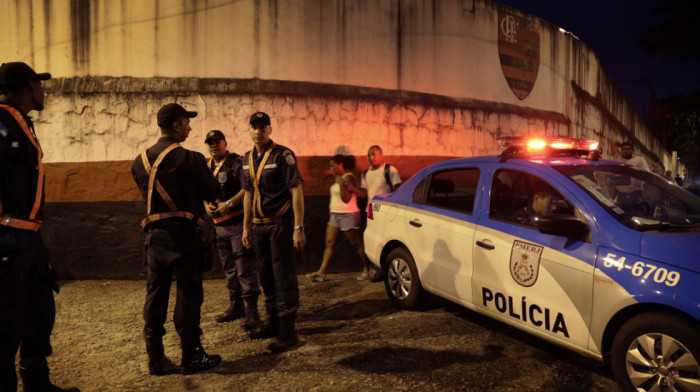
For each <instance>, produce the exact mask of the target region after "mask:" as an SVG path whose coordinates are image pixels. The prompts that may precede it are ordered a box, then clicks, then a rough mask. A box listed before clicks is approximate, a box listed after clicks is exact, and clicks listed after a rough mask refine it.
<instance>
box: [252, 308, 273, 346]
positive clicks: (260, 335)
mask: <svg viewBox="0 0 700 392" xmlns="http://www.w3.org/2000/svg"><path fill="white" fill-rule="evenodd" d="M279 329H280V320H279V318H278V317H277V310H275V311H270V310H268V311H267V320H265V323H264V324H263V325H262V327H260V328H259V329H256V330H253V331H251V332H250V333H249V334H248V336H249V337H250V338H251V339H269V338H274V337H275V336H277V333H278V332H279Z"/></svg>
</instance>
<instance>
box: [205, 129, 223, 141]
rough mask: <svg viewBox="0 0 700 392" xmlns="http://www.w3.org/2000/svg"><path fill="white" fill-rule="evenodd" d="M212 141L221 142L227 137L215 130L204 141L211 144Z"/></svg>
mask: <svg viewBox="0 0 700 392" xmlns="http://www.w3.org/2000/svg"><path fill="white" fill-rule="evenodd" d="M210 140H216V141H217V142H218V141H220V140H226V136H224V133H223V132H221V131H219V130H218V129H214V130H212V131H209V133H207V138H206V139H204V143H209V141H210Z"/></svg>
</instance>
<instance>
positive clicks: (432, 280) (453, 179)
mask: <svg viewBox="0 0 700 392" xmlns="http://www.w3.org/2000/svg"><path fill="white" fill-rule="evenodd" d="M480 173H481V170H480V169H479V167H478V166H476V165H470V166H464V165H457V166H456V165H454V164H452V165H444V166H438V167H437V168H436V170H435V171H434V172H432V173H431V174H430V175H428V176H427V177H426V178H425V179H424V180H423V181H422V183H421V184H420V185H418V187H417V188H416V191H415V192H414V197H413V203H411V204H410V206H409V207H408V208H407V209H406V223H407V225H408V226H407V231H408V235H409V238H410V240H411V244H412V249H414V250H415V254H414V257H415V258H416V259H417V260H416V261H417V264H418V268H419V275H420V279H421V283H422V285H423V286H424V287H425V288H426V289H428V290H429V291H432V292H436V293H439V294H441V295H443V296H446V297H448V298H450V299H452V300H453V301H455V302H460V303H463V304H466V303H471V302H472V288H471V275H472V271H473V263H472V250H471V246H470V244H471V243H472V242H473V238H474V230H475V228H476V218H475V216H474V208H475V195H476V193H477V185H478V183H479V178H480Z"/></svg>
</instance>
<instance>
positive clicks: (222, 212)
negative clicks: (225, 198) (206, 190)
mask: <svg viewBox="0 0 700 392" xmlns="http://www.w3.org/2000/svg"><path fill="white" fill-rule="evenodd" d="M228 213H229V208H228V207H226V203H219V206H218V207H217V208H216V211H214V215H216V216H226V215H228Z"/></svg>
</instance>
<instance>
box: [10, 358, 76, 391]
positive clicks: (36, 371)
mask: <svg viewBox="0 0 700 392" xmlns="http://www.w3.org/2000/svg"><path fill="white" fill-rule="evenodd" d="M19 375H20V376H21V377H22V384H23V385H24V392H80V389H78V388H68V389H61V388H59V387H57V386H55V385H53V384H51V381H49V365H48V364H47V363H46V358H44V357H39V358H31V359H22V360H21V361H20V366H19Z"/></svg>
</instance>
